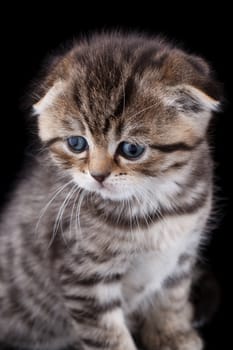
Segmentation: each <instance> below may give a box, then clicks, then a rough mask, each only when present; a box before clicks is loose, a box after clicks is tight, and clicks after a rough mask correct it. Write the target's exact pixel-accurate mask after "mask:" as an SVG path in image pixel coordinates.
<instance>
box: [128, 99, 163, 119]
mask: <svg viewBox="0 0 233 350" xmlns="http://www.w3.org/2000/svg"><path fill="white" fill-rule="evenodd" d="M157 104H158V103H157V102H156V103H153V104H152V105H150V106H148V107H146V108H143V109H141V110H140V111H138V112H136V113H135V114H132V115H130V116H129V117H130V118H134V117H136V116H137V115H138V114H141V113H143V112H145V111H148V110H149V109H151V108H153V107H155V106H156V105H157Z"/></svg>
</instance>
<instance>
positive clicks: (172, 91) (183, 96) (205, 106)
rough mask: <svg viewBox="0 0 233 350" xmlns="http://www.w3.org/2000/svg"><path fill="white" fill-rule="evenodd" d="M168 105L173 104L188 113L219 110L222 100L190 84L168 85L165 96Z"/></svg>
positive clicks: (194, 113)
mask: <svg viewBox="0 0 233 350" xmlns="http://www.w3.org/2000/svg"><path fill="white" fill-rule="evenodd" d="M164 102H165V104H166V105H167V106H173V107H175V108H176V109H177V110H178V111H180V112H183V113H186V114H188V115H196V114H199V113H202V112H211V111H214V112H217V111H219V110H220V105H221V103H220V101H218V100H216V99H215V98H213V97H211V96H209V95H207V94H206V93H205V92H204V91H202V90H200V89H198V88H196V87H194V86H192V85H188V84H180V85H177V86H172V87H168V88H167V90H166V93H165V96H164Z"/></svg>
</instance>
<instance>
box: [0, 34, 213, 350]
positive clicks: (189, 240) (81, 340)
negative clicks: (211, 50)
mask: <svg viewBox="0 0 233 350" xmlns="http://www.w3.org/2000/svg"><path fill="white" fill-rule="evenodd" d="M218 90H219V89H218V85H217V84H216V82H215V80H214V77H213V74H212V72H211V70H210V68H209V66H208V64H207V63H206V62H205V61H204V60H203V59H201V58H199V57H197V56H193V55H190V54H188V53H186V52H184V51H183V50H180V49H178V48H176V47H174V46H173V45H172V44H169V43H167V42H166V41H164V40H161V39H160V38H148V37H146V36H144V35H137V34H130V35H122V34H116V33H112V34H102V35H95V36H93V37H91V38H89V39H88V40H84V41H81V42H77V43H74V45H73V46H72V48H71V49H69V50H68V51H67V52H66V53H65V54H64V55H60V56H59V57H57V58H55V59H54V61H53V62H52V63H51V65H50V67H49V69H48V71H47V73H46V74H45V77H44V79H42V81H41V82H40V83H38V86H37V88H36V90H35V91H34V93H33V101H32V104H33V105H34V116H33V118H37V121H38V132H39V136H40V139H41V143H42V151H41V152H40V153H39V154H38V155H37V159H36V161H35V162H34V164H33V165H32V167H31V168H30V169H27V172H25V174H27V175H26V176H25V178H23V179H22V180H21V182H20V183H19V185H18V188H17V189H16V191H15V193H14V195H13V196H12V199H11V201H10V202H9V204H8V205H7V207H6V209H5V211H4V212H3V214H2V217H1V225H0V341H2V342H4V343H6V344H10V345H14V346H20V347H24V348H25V349H41V350H43V349H47V350H55V349H56V350H58V349H62V348H65V347H68V346H72V347H73V348H75V349H77V350H78V349H79V350H91V349H93V350H94V349H100V348H101V349H107V350H135V349H136V345H135V343H134V340H133V337H132V334H137V338H140V342H141V343H142V344H143V346H144V348H145V349H146V350H155V349H160V350H163V349H164V350H165V349H166V350H200V349H202V341H201V339H200V337H199V335H198V334H197V332H196V330H194V328H193V326H192V323H193V310H192V305H191V304H190V302H189V299H190V298H189V296H190V286H191V283H192V279H193V273H192V270H193V269H194V266H195V262H196V260H197V256H198V248H199V246H200V244H201V242H202V241H203V240H205V237H206V235H207V232H208V229H207V221H208V218H209V216H210V212H211V207H212V191H213V180H212V175H213V174H212V160H211V157H210V152H209V148H208V144H207V135H206V133H207V128H208V125H209V120H210V118H211V115H212V111H215V110H217V108H218V105H219V91H218ZM74 135H81V136H84V137H86V138H87V139H88V140H89V141H90V148H89V150H87V151H85V152H83V153H81V154H77V153H73V152H71V151H70V150H69V149H68V147H67V143H66V139H67V137H69V136H74ZM123 141H128V142H131V143H137V144H142V145H144V146H145V147H146V151H145V154H144V155H143V156H142V158H140V159H139V160H135V161H129V160H127V159H124V158H123V157H122V156H121V155H120V153H119V152H118V146H119V143H120V142H123ZM91 174H92V175H93V174H100V175H101V174H108V177H107V178H106V180H105V181H104V183H105V182H106V186H109V188H111V189H112V192H111V190H108V189H103V188H102V187H97V183H96V181H95V180H94V178H93V177H92V176H91ZM95 188H96V189H95ZM59 189H60V190H59ZM57 190H58V191H57ZM56 191H57V192H56ZM59 191H60V192H59ZM51 199H52V200H51ZM138 325H140V326H138ZM137 326H138V328H137Z"/></svg>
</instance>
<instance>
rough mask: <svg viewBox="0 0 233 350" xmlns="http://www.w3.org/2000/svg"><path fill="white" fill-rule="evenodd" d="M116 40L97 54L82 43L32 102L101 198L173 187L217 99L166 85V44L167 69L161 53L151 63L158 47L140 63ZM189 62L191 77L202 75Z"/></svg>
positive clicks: (80, 179)
mask: <svg viewBox="0 0 233 350" xmlns="http://www.w3.org/2000/svg"><path fill="white" fill-rule="evenodd" d="M124 44H125V45H126V47H127V43H126V42H125V43H124ZM157 44H158V43H157ZM157 44H156V45H157ZM95 45H96V43H95ZM110 46H111V42H109V47H108V46H107V45H106V46H105V47H102V46H101V45H100V46H99V47H98V49H96V47H95V51H94V53H95V54H94V53H93V50H94V49H93V47H94V45H93V47H91V46H90V47H86V46H85V45H84V48H82V50H80V52H81V53H80V54H79V51H78V50H77V48H76V49H73V51H71V52H70V53H69V54H68V55H67V56H66V57H65V59H63V61H62V60H61V63H60V68H59V65H58V67H57V69H58V71H59V74H58V73H57V75H58V77H57V76H56V74H55V73H54V72H52V73H53V75H52V74H51V76H52V78H53V80H54V81H53V82H52V83H51V82H50V83H49V85H50V87H49V89H47V92H46V94H45V95H44V97H43V98H42V99H40V101H39V102H37V103H36V104H35V105H34V108H35V110H36V113H37V114H40V116H39V130H40V137H41V139H42V140H43V141H44V142H45V143H47V145H49V148H50V152H51V155H52V157H53V159H54V160H55V161H56V162H57V163H58V164H59V165H60V166H61V167H62V168H63V169H65V170H66V171H67V172H69V173H70V174H71V175H72V177H73V179H74V180H75V181H76V182H77V183H78V184H79V186H80V187H82V188H84V189H85V190H87V191H90V192H96V193H99V194H100V195H101V196H102V197H103V198H109V199H113V200H123V199H130V198H131V197H132V196H136V197H138V198H143V196H147V195H148V193H151V192H153V191H154V192H156V191H157V193H158V196H159V193H160V192H161V191H164V192H167V193H169V192H171V191H172V190H173V189H174V184H173V183H172V180H171V179H173V181H175V178H178V177H179V174H181V173H182V174H183V173H184V172H185V171H187V170H185V169H187V167H188V163H189V160H190V155H191V153H192V152H195V149H196V148H197V147H198V146H199V145H200V144H201V142H202V141H203V139H204V135H205V130H206V127H207V124H208V120H209V116H210V110H211V109H214V108H216V106H217V102H216V101H215V100H214V99H212V98H211V97H209V96H208V95H207V94H206V93H204V92H202V91H201V90H200V89H198V88H196V87H194V86H192V84H189V82H183V81H182V80H181V81H180V82H179V81H178V82H176V84H175V85H174V83H172V84H171V83H168V80H166V78H165V75H164V74H165V73H164V72H165V70H166V71H168V72H167V73H166V74H167V75H168V76H169V79H171V77H170V75H171V74H172V73H171V72H170V71H169V67H170V68H171V66H172V64H171V62H172V61H171V57H170V56H169V50H168V48H167V50H168V52H167V53H166V55H165V54H164V52H162V51H161V52H162V54H163V55H162V54H161V52H159V56H161V57H163V60H164V67H165V68H166V69H165V68H164V67H163V61H161V60H162V58H160V62H159V65H158V67H157V69H155V67H153V69H152V67H151V66H150V65H151V59H152V58H153V57H154V58H155V57H156V55H158V53H157V54H155V53H153V52H152V53H151V57H150V59H149V61H148V66H147V65H146V60H148V57H146V56H145V58H144V61H142V60H141V65H140V64H139V63H140V60H139V59H138V57H137V55H139V53H137V52H134V51H132V53H131V55H132V57H128V59H127V62H126V61H124V59H123V53H121V54H120V53H119V50H120V46H119V48H118V49H119V50H118V51H117V53H118V55H115V56H114V55H113V52H112V48H111V47H110ZM128 46H130V45H128ZM84 49H85V50H84ZM128 49H129V47H128ZM138 50H139V48H138ZM77 51H78V52H77ZM82 51H83V52H82ZM128 51H129V50H128ZM152 51H153V50H152ZM140 54H141V56H142V55H143V52H141V53H140ZM176 54H177V52H176ZM121 55H122V56H121ZM176 59H177V57H176ZM180 60H181V57H180ZM155 61H156V60H155ZM181 61H182V60H181ZM183 61H184V57H183ZM62 62H63V63H62ZM169 62H170V63H169ZM183 63H184V62H183ZM137 65H138V66H137ZM169 65H170V66H169ZM142 66H143V67H142ZM61 67H62V68H61ZM190 67H191V65H190V66H189V67H188V69H189V76H191V73H192V74H193V76H195V74H196V75H197V72H195V69H194V66H192V72H191V71H190ZM204 68H206V66H205V67H204ZM204 68H203V69H204ZM182 69H184V65H183V67H182ZM199 69H200V67H199ZM171 71H172V69H171ZM55 72H56V69H55ZM161 72H163V73H161ZM177 72H178V68H177ZM177 72H176V73H177ZM162 74H163V75H164V78H163V77H162ZM54 76H55V78H54ZM52 78H50V80H52ZM176 79H178V78H177V77H176ZM48 81H49V79H48ZM176 85H177V86H176ZM158 186H159V188H158Z"/></svg>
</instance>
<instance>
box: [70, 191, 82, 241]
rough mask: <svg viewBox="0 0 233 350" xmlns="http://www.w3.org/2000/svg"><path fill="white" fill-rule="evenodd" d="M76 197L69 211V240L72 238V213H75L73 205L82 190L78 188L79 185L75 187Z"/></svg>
mask: <svg viewBox="0 0 233 350" xmlns="http://www.w3.org/2000/svg"><path fill="white" fill-rule="evenodd" d="M76 191H77V192H76V193H77V194H76V196H75V198H74V202H73V206H72V210H71V215H70V230H69V234H70V238H72V222H73V217H74V211H75V205H76V202H77V200H78V197H79V195H80V192H81V191H82V189H81V188H80V187H79V185H77V187H76Z"/></svg>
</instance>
